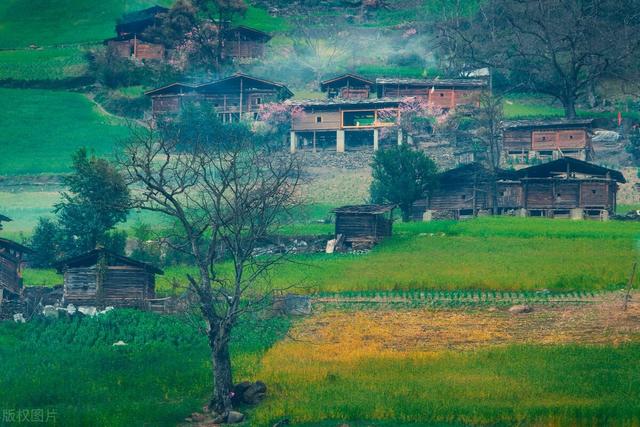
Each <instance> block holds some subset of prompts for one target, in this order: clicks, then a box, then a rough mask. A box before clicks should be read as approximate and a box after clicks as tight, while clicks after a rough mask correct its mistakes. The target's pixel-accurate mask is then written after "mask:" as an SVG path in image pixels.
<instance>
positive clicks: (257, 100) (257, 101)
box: [253, 98, 262, 105]
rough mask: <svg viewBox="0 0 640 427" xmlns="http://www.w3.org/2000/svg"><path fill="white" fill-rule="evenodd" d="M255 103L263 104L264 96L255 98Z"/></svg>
mask: <svg viewBox="0 0 640 427" xmlns="http://www.w3.org/2000/svg"><path fill="white" fill-rule="evenodd" d="M253 103H254V104H256V105H260V104H262V98H253Z"/></svg>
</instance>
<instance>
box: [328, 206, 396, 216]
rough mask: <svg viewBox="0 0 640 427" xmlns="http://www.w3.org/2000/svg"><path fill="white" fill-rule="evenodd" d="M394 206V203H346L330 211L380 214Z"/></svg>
mask: <svg viewBox="0 0 640 427" xmlns="http://www.w3.org/2000/svg"><path fill="white" fill-rule="evenodd" d="M395 208H396V205H393V204H390V205H347V206H341V207H339V208H335V209H334V210H332V211H331V212H333V213H339V214H367V215H382V214H384V213H387V212H390V211H392V210H393V209H395Z"/></svg>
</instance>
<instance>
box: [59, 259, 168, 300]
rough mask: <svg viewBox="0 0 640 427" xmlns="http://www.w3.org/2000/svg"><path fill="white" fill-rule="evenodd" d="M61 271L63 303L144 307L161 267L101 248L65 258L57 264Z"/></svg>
mask: <svg viewBox="0 0 640 427" xmlns="http://www.w3.org/2000/svg"><path fill="white" fill-rule="evenodd" d="M57 268H58V272H60V273H62V274H64V291H63V300H64V303H65V304H74V305H88V306H120V307H140V308H143V307H146V306H147V305H148V304H149V300H151V299H154V298H155V275H156V274H163V272H162V270H160V269H158V268H156V267H153V266H151V265H149V264H146V263H143V262H140V261H136V260H134V259H131V258H128V257H125V256H122V255H117V254H114V253H112V252H109V251H107V250H105V249H95V250H93V251H90V252H87V253H86V254H83V255H80V256H77V257H74V258H71V259H68V260H65V261H62V262H60V263H59V264H58V265H57Z"/></svg>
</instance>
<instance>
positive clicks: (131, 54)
mask: <svg viewBox="0 0 640 427" xmlns="http://www.w3.org/2000/svg"><path fill="white" fill-rule="evenodd" d="M168 11H169V9H167V8H166V7H162V6H153V7H149V8H147V9H143V10H138V11H136V12H132V13H128V14H126V15H124V16H122V18H120V19H119V20H118V22H117V24H116V34H117V36H116V37H113V38H110V39H107V40H105V41H104V44H105V45H106V46H107V47H108V48H109V49H111V50H112V51H113V52H114V53H115V54H116V55H118V56H120V57H122V58H137V59H155V60H162V59H164V57H165V47H164V45H162V44H160V43H155V42H153V41H151V40H147V39H146V38H144V36H143V33H144V31H145V30H146V29H147V28H149V27H151V26H152V25H155V24H156V23H157V22H158V17H159V15H161V14H163V13H167V12H168Z"/></svg>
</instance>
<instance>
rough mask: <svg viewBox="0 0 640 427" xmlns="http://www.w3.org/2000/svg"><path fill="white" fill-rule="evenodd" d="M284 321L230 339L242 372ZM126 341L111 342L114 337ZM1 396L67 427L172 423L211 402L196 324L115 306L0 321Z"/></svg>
mask: <svg viewBox="0 0 640 427" xmlns="http://www.w3.org/2000/svg"><path fill="white" fill-rule="evenodd" d="M288 327H289V322H288V320H287V319H284V318H273V319H270V320H267V321H259V320H258V319H248V320H247V323H244V324H243V325H242V326H239V327H238V329H237V333H236V334H235V335H234V337H233V343H232V352H233V354H234V356H236V359H235V363H236V365H235V366H234V372H235V374H236V377H237V379H238V380H239V381H240V380H244V379H253V378H254V375H255V372H256V370H257V369H258V367H259V364H258V360H259V357H260V356H261V355H262V353H264V351H265V350H266V349H267V348H268V347H270V346H271V345H272V344H273V342H275V340H277V339H280V338H281V337H282V336H283V334H284V333H285V332H286V331H287V329H288ZM120 340H122V341H124V342H126V343H127V344H128V345H127V346H122V347H113V346H112V344H113V343H114V342H117V341H120ZM0 359H1V360H2V363H3V366H4V367H5V374H3V375H2V376H0V402H2V407H3V408H5V409H16V410H17V409H25V408H26V409H31V408H34V409H36V408H42V409H45V408H46V409H51V410H55V412H56V413H57V420H58V423H59V425H65V426H86V425H102V426H131V425H143V424H144V425H155V426H165V425H166V426H170V425H171V426H174V425H176V423H178V422H179V421H181V420H182V419H184V417H185V416H187V415H188V414H190V413H191V412H193V411H196V410H199V409H200V408H201V407H202V404H203V403H204V402H205V401H206V399H207V397H208V393H209V390H210V387H211V377H210V362H209V350H208V346H207V342H206V339H205V337H204V336H203V335H200V334H199V333H198V332H197V329H196V328H195V325H193V324H191V323H189V322H187V321H185V320H184V319H181V318H177V317H173V316H159V315H155V314H151V313H143V312H139V311H133V310H116V311H113V312H110V313H107V314H105V315H103V316H99V317H97V318H78V317H75V318H73V319H61V320H47V319H43V320H38V321H33V322H29V323H27V324H14V323H8V322H5V323H0Z"/></svg>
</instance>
